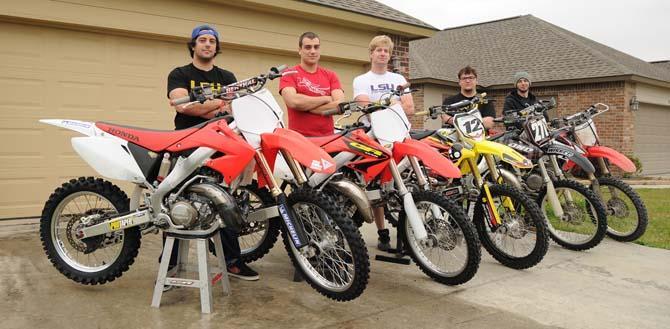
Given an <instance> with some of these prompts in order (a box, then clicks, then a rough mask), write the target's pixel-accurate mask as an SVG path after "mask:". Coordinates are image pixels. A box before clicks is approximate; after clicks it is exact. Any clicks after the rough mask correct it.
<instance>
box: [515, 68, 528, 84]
mask: <svg viewBox="0 0 670 329" xmlns="http://www.w3.org/2000/svg"><path fill="white" fill-rule="evenodd" d="M521 79H526V80H528V83H529V84H530V83H531V81H530V74H528V72H526V71H519V72H517V73H515V74H514V87H516V84H517V83H518V82H519V80H521Z"/></svg>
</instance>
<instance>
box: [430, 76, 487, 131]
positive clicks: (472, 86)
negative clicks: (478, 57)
mask: <svg viewBox="0 0 670 329" xmlns="http://www.w3.org/2000/svg"><path fill="white" fill-rule="evenodd" d="M458 85H459V86H460V87H461V92H460V93H458V94H456V95H453V96H450V97H447V98H446V99H445V100H444V102H443V103H442V104H443V105H449V104H454V103H458V102H460V101H462V100H466V99H467V100H470V99H472V98H473V97H475V95H477V71H476V70H475V69H473V68H472V67H470V66H466V67H464V68H462V69H461V70H460V71H458ZM479 112H480V113H481V114H482V120H483V121H484V122H483V123H484V127H485V128H486V129H490V128H492V127H493V118H494V117H495V116H496V110H495V107H494V106H493V103H492V102H489V103H486V104H479ZM442 121H443V122H445V123H448V124H453V118H452V117H451V116H449V115H446V114H445V115H442Z"/></svg>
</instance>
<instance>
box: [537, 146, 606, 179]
mask: <svg viewBox="0 0 670 329" xmlns="http://www.w3.org/2000/svg"><path fill="white" fill-rule="evenodd" d="M544 152H545V154H547V155H558V156H562V157H565V158H567V159H568V160H570V161H571V162H572V163H574V164H575V165H577V166H578V167H580V168H581V169H582V170H583V171H584V172H586V173H589V174H592V173H595V172H596V168H595V167H593V164H592V163H591V161H589V159H587V158H586V157H585V156H583V155H581V154H579V153H578V152H577V151H576V150H575V149H573V148H571V147H568V146H565V145H561V144H552V145H549V147H547V149H546V150H545V151H544ZM568 163H569V162H568ZM572 166H574V165H566V166H565V167H564V169H571V168H572Z"/></svg>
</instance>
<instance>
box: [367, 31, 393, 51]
mask: <svg viewBox="0 0 670 329" xmlns="http://www.w3.org/2000/svg"><path fill="white" fill-rule="evenodd" d="M377 47H387V48H388V49H389V53H392V52H393V41H391V38H389V37H388V36H387V35H378V36H376V37H374V38H372V40H371V41H370V46H369V48H370V52H371V53H372V52H373V51H375V49H377Z"/></svg>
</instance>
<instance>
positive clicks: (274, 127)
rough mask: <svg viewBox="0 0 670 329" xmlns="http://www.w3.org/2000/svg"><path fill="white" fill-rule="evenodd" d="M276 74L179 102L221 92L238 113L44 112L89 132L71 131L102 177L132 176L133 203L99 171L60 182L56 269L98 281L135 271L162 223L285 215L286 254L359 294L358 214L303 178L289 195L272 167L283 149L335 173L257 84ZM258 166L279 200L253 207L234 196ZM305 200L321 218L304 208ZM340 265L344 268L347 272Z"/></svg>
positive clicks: (46, 236) (50, 252) (193, 232)
mask: <svg viewBox="0 0 670 329" xmlns="http://www.w3.org/2000/svg"><path fill="white" fill-rule="evenodd" d="M281 71H282V69H281V68H280V69H276V68H273V69H272V70H270V72H269V73H268V74H264V75H259V76H257V77H253V78H250V79H246V80H243V81H239V82H236V83H233V84H231V85H228V86H225V87H223V88H222V90H221V92H220V93H217V92H213V91H212V90H211V88H208V87H205V88H194V90H193V92H192V94H191V95H190V96H189V97H185V98H183V99H179V100H177V101H175V102H174V104H175V105H177V104H182V103H188V102H195V101H197V102H204V101H205V100H207V99H214V98H225V99H228V100H233V115H232V116H224V117H216V118H213V119H211V120H209V121H207V122H204V123H202V124H199V125H197V126H194V127H192V128H188V129H184V130H177V131H157V130H150V129H144V128H136V127H128V126H122V125H116V124H111V123H105V122H96V123H91V122H82V121H74V120H42V122H44V123H48V124H53V125H56V126H59V127H63V128H67V129H71V130H74V131H78V132H80V133H82V134H84V135H86V136H87V137H75V138H73V139H72V145H73V148H74V149H75V151H76V152H77V153H78V154H79V155H80V156H81V157H82V158H83V159H84V161H86V162H87V163H88V164H89V165H90V166H91V167H93V169H95V170H96V171H97V172H98V173H99V174H101V175H102V176H105V177H108V178H111V179H118V180H123V181H129V182H132V183H134V184H135V190H134V192H133V194H132V197H131V199H130V200H128V197H127V196H126V194H125V193H124V192H123V191H121V189H120V188H118V187H117V186H115V185H113V184H112V183H110V182H108V181H105V180H102V179H99V178H98V179H94V178H92V177H88V178H86V177H80V178H79V179H76V180H71V181H70V182H67V183H64V184H63V185H62V186H61V187H59V188H58V189H56V191H55V192H54V193H53V194H52V195H51V196H50V198H49V200H48V201H47V202H46V204H45V206H44V210H43V212H42V218H41V226H40V236H41V239H42V244H43V246H44V249H45V251H46V253H47V256H48V257H49V259H50V260H51V262H52V263H53V264H54V266H55V267H56V268H57V269H58V270H59V271H60V272H61V273H63V274H64V275H65V276H67V277H68V278H70V279H72V280H74V281H76V282H79V283H83V284H99V283H100V284H102V283H106V282H108V281H112V280H114V279H116V278H118V277H120V276H121V275H122V274H123V272H125V271H126V270H128V268H129V266H130V265H131V264H132V263H133V261H134V259H135V257H136V256H137V253H138V249H139V247H140V237H141V235H140V234H141V233H148V232H158V231H159V230H163V231H164V232H166V233H168V234H175V235H180V236H187V237H193V238H207V237H211V236H213V235H214V234H216V233H217V232H218V230H219V229H220V228H222V227H230V228H235V229H238V230H239V229H242V228H244V227H245V225H247V224H248V223H249V222H253V221H256V220H258V219H259V218H260V219H262V218H271V217H276V216H279V217H280V218H281V219H282V220H281V223H282V225H283V232H284V243H285V246H286V249H287V251H288V253H289V256H290V258H291V260H292V262H293V264H294V265H295V267H296V268H297V269H298V270H299V271H300V272H302V273H303V277H304V278H305V279H306V280H307V281H308V282H309V284H310V285H311V286H312V287H313V288H314V289H316V290H317V291H319V292H320V293H321V294H323V295H325V296H327V297H329V298H332V299H336V300H340V301H345V300H351V299H354V298H356V297H357V296H359V295H360V294H361V293H362V291H363V289H364V288H365V286H366V284H367V278H368V272H369V266H368V264H369V261H368V256H367V250H366V248H365V244H364V242H363V240H362V238H361V236H360V233H359V232H358V231H357V230H356V229H355V227H354V225H353V223H351V221H350V220H349V219H347V218H346V217H345V216H344V214H343V213H342V212H341V211H340V210H339V209H337V208H336V207H335V206H334V203H333V201H332V200H331V199H329V198H328V197H327V196H325V195H323V193H320V192H319V191H315V190H313V189H311V188H309V187H307V186H300V187H298V189H297V190H296V191H294V193H293V194H291V196H290V197H287V196H286V195H285V194H284V193H283V192H282V191H281V190H279V186H278V184H277V181H276V180H275V178H274V177H273V175H272V170H273V167H274V162H275V161H274V160H275V158H276V157H277V154H282V155H283V157H284V158H285V159H289V161H291V162H292V163H293V164H294V166H293V167H292V169H295V170H294V171H293V172H292V174H294V175H299V174H304V173H303V172H304V169H303V167H306V168H309V169H310V170H311V171H314V172H324V173H332V172H334V165H333V163H334V162H333V159H332V158H331V157H330V156H329V155H328V154H327V153H325V152H324V151H323V150H321V149H320V148H318V147H315V146H314V145H313V144H312V143H311V142H309V141H308V140H307V139H305V137H303V136H302V135H300V134H298V133H296V132H293V131H290V130H287V129H283V128H281V127H280V126H279V125H278V124H277V122H280V120H279V118H281V116H277V113H276V111H277V110H279V111H281V108H280V107H279V106H278V104H277V103H276V102H275V101H274V98H273V97H272V95H271V94H270V93H269V92H268V91H267V90H265V89H262V87H263V86H264V85H265V83H266V82H267V81H268V80H272V79H276V78H278V77H281V76H282V75H283V74H285V73H281ZM259 103H260V106H259ZM266 105H267V106H266ZM280 114H281V113H280ZM250 118H253V119H254V120H250ZM254 175H256V176H257V177H258V180H259V182H260V187H261V188H264V187H267V188H268V189H269V190H270V191H271V193H272V196H273V199H274V200H273V201H274V204H273V205H271V206H267V207H263V208H261V209H256V210H254V209H251V208H250V207H248V205H247V204H246V203H247V202H248V200H247V199H242V200H240V199H236V198H235V197H233V195H235V193H236V192H237V190H238V188H239V187H240V186H243V185H244V184H245V182H249V181H251V178H252V177H253V176H254ZM304 209H308V210H311V211H312V212H313V213H319V214H322V216H312V217H309V216H307V217H305V216H301V213H302V212H303V211H304ZM324 268H328V269H329V270H328V271H324V270H323V269H324ZM318 269H321V272H319V270H318ZM341 273H346V274H348V276H346V280H342V279H341V277H342V274H341Z"/></svg>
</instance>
